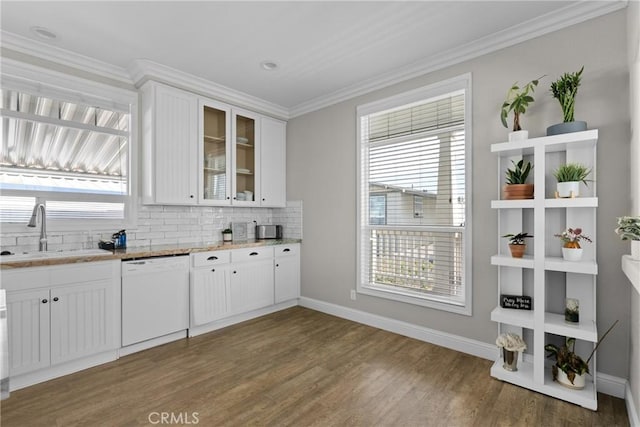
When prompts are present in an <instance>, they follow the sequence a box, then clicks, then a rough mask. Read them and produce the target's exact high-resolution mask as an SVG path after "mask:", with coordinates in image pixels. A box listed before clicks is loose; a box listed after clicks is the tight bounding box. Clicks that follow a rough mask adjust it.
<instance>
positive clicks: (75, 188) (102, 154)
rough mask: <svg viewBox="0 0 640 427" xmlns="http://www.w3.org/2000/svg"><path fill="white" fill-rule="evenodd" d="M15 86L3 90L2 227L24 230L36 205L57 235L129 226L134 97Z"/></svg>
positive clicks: (130, 217)
mask: <svg viewBox="0 0 640 427" xmlns="http://www.w3.org/2000/svg"><path fill="white" fill-rule="evenodd" d="M16 86H18V87H5V86H4V85H3V87H2V105H1V116H2V121H1V124H0V126H1V128H0V134H1V135H2V142H1V150H0V202H1V203H0V224H2V226H3V227H6V226H9V225H10V224H21V225H23V224H25V223H26V222H28V220H29V216H30V215H31V210H32V208H33V206H34V204H36V203H44V204H45V205H46V207H47V219H48V220H50V221H51V222H50V224H51V225H53V226H54V227H57V228H61V229H65V228H74V229H77V228H78V226H79V225H80V226H81V225H82V224H86V225H87V226H88V227H102V226H104V227H110V226H112V225H116V224H117V225H123V224H128V223H131V221H132V220H133V218H134V214H133V212H134V210H135V206H134V203H133V200H134V198H133V194H132V189H133V188H134V187H133V183H132V180H131V174H130V172H131V167H130V165H131V164H132V146H133V139H134V138H133V132H132V129H133V128H134V126H132V121H133V117H132V116H133V115H132V109H133V107H135V106H136V105H135V98H132V100H133V103H132V102H126V101H125V102H122V100H114V99H105V98H104V97H103V96H100V97H92V95H91V94H85V93H83V94H78V93H77V92H76V93H72V92H70V93H69V94H66V93H65V92H64V91H60V90H59V89H53V88H52V89H51V90H50V91H47V89H46V87H44V86H42V85H39V86H36V87H35V88H34V89H33V90H30V89H31V88H30V87H29V85H24V84H19V85H16ZM136 108H137V107H136Z"/></svg>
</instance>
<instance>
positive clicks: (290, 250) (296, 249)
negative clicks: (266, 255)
mask: <svg viewBox="0 0 640 427" xmlns="http://www.w3.org/2000/svg"><path fill="white" fill-rule="evenodd" d="M273 250H274V252H275V255H276V258H278V257H281V256H289V255H297V254H299V253H300V245H299V244H297V243H294V244H292V245H280V246H274V247H273Z"/></svg>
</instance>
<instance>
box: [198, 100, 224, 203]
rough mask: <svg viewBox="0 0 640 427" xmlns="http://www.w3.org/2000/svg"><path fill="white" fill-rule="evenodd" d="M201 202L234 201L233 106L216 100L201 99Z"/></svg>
mask: <svg viewBox="0 0 640 427" xmlns="http://www.w3.org/2000/svg"><path fill="white" fill-rule="evenodd" d="M200 114H201V117H200V119H201V120H200V123H201V126H200V129H201V135H200V141H201V148H200V155H199V160H200V161H199V164H200V172H199V175H200V183H201V185H200V202H201V203H205V204H215V205H226V204H230V203H231V194H232V188H231V176H232V175H231V167H230V165H231V152H230V150H229V141H230V139H231V138H230V134H231V129H230V126H229V124H230V109H229V108H228V107H227V106H225V105H224V104H217V103H215V102H213V101H204V100H201V101H200Z"/></svg>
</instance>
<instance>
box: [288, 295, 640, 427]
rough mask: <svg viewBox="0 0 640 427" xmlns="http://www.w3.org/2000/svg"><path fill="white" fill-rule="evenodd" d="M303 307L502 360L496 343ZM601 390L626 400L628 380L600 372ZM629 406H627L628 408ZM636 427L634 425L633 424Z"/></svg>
mask: <svg viewBox="0 0 640 427" xmlns="http://www.w3.org/2000/svg"><path fill="white" fill-rule="evenodd" d="M300 305H301V306H302V307H307V308H310V309H312V310H317V311H320V312H323V313H327V314H331V315H333V316H337V317H341V318H343V319H348V320H352V321H354V322H358V323H362V324H365V325H369V326H373V327H374V328H379V329H383V330H385V331H389V332H394V333H396V334H400V335H404V336H407V337H411V338H415V339H418V340H420V341H425V342H428V343H431V344H435V345H439V346H441V347H446V348H450V349H452V350H456V351H460V352H462V353H467V354H471V355H472V356H477V357H481V358H483V359H487V360H496V358H498V357H499V353H498V349H497V348H496V346H495V345H493V344H488V343H485V342H482V341H477V340H474V339H471V338H466V337H461V336H459V335H454V334H449V333H447V332H442V331H437V330H435V329H430V328H426V327H424V326H418V325H414V324H411V323H407V322H403V321H400V320H396V319H391V318H388V317H383V316H379V315H377V314H371V313H367V312H365V311H360V310H356V309H353V308H349V307H344V306H341V305H337V304H332V303H328V302H324V301H320V300H316V299H313V298H307V297H301V298H300ZM596 375H597V381H598V391H599V392H601V393H604V394H608V395H611V396H614V397H618V398H621V399H624V398H625V386H626V384H627V381H626V380H625V379H623V378H619V377H614V376H612V375H608V374H603V373H600V372H598V373H597V374H596ZM628 406H629V405H628V404H627V407H628ZM632 425H633V424H632ZM639 427H640V426H639Z"/></svg>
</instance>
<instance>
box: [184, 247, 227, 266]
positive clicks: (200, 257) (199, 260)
mask: <svg viewBox="0 0 640 427" xmlns="http://www.w3.org/2000/svg"><path fill="white" fill-rule="evenodd" d="M229 262H231V252H230V251H209V252H198V253H195V254H191V265H192V266H194V267H203V266H204V267H206V266H207V265H217V264H228V263H229Z"/></svg>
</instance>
